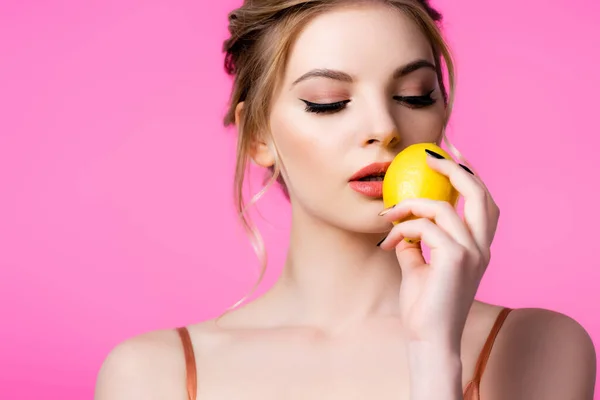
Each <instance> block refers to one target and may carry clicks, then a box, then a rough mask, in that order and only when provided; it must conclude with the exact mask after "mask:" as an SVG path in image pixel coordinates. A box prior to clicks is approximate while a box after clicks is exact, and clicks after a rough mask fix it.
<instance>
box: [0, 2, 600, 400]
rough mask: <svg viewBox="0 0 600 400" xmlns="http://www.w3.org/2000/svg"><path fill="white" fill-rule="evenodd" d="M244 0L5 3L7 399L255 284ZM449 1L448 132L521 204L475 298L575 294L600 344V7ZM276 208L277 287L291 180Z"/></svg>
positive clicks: (76, 388)
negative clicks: (244, 162) (239, 163)
mask: <svg viewBox="0 0 600 400" xmlns="http://www.w3.org/2000/svg"><path fill="white" fill-rule="evenodd" d="M206 4H211V5H210V6H208V5H206ZM236 4H238V1H231V0H228V1H224V0H223V1H211V2H209V1H206V0H202V1H192V0H178V1H174V0H169V1H167V0H144V1H141V0H118V1H117V0H108V1H107V0H103V1H85V2H82V1H73V0H71V1H69V0H62V1H60V0H55V1H17V0H4V1H2V3H1V6H0V54H1V57H0V188H1V195H0V324H2V325H1V329H0V398H2V399H38V398H42V397H43V398H45V399H59V398H60V399H65V400H68V399H84V398H87V399H89V398H92V395H93V387H94V383H95V378H96V374H97V371H98V368H99V366H100V364H101V362H102V360H103V358H104V357H105V356H106V354H107V352H108V351H109V350H110V349H111V348H112V347H113V346H114V345H115V344H117V343H118V342H120V341H122V340H123V339H125V338H127V337H129V336H132V335H136V334H139V333H142V332H145V331H148V330H152V329H158V328H168V327H174V326H176V325H180V324H188V323H193V322H197V321H199V320H201V319H204V318H208V317H211V316H214V315H216V314H218V313H219V312H220V311H222V310H223V309H224V308H225V307H227V306H229V305H231V304H232V303H234V302H235V301H237V300H238V299H239V298H240V297H241V296H243V294H244V293H245V292H246V290H247V289H248V288H249V287H250V285H251V284H252V283H253V282H254V279H255V278H256V276H257V265H258V264H257V261H256V259H255V256H254V254H253V252H252V250H251V247H250V245H249V242H248V241H247V240H246V239H245V237H244V236H243V234H242V231H241V229H240V228H239V226H238V224H237V221H236V217H235V212H234V208H233V202H232V200H231V198H232V195H231V193H232V189H231V182H232V174H233V166H234V142H235V132H234V131H232V130H225V129H223V128H222V126H221V119H222V115H223V114H224V112H225V107H226V102H227V97H228V93H229V91H228V90H229V80H228V78H227V77H226V76H225V74H224V72H223V69H222V54H221V52H220V49H221V42H222V40H223V39H224V38H225V35H226V13H227V11H228V10H230V9H232V8H233V7H234V6H235V5H236ZM436 4H437V5H438V6H439V7H440V9H441V10H442V11H443V12H444V13H445V17H446V21H447V22H446V27H447V34H448V36H449V39H450V42H451V44H452V46H453V47H454V49H455V54H456V58H457V63H458V71H459V80H458V84H459V86H458V88H459V90H458V95H457V105H456V113H455V115H454V118H453V122H452V127H451V132H450V135H451V137H452V138H453V140H454V142H455V144H456V145H457V146H458V147H459V148H460V149H461V150H462V151H463V153H465V155H466V156H467V157H468V158H469V159H470V161H471V162H472V163H473V164H474V165H475V166H476V167H477V168H478V169H479V171H480V173H481V174H482V175H483V176H484V178H485V180H486V181H487V183H488V185H489V186H490V188H491V190H492V191H493V193H494V194H495V197H496V198H497V201H498V203H499V204H500V206H501V208H502V211H503V215H502V220H501V224H500V227H499V233H498V236H497V241H496V243H495V250H494V254H495V256H494V259H493V263H492V265H491V267H490V269H489V272H488V274H487V276H486V278H485V280H484V282H483V284H482V287H481V290H480V295H479V298H480V299H481V300H484V301H490V302H496V303H501V304H504V305H508V306H512V307H528V306H532V307H545V308H551V309H554V310H558V311H561V312H564V313H566V314H568V315H570V316H572V317H574V318H576V319H577V320H578V321H580V322H581V323H582V324H583V325H584V326H585V327H586V328H587V330H588V331H589V332H590V333H591V335H592V336H593V338H594V341H595V343H596V346H599V345H600V313H599V312H598V306H599V303H600V301H599V300H600V295H599V291H600V285H599V284H600V262H599V261H598V255H597V254H598V253H597V251H598V227H599V226H600V216H599V212H598V186H599V184H600V180H599V178H598V177H597V176H598V174H599V173H600V154H599V153H598V151H599V145H600V139H599V130H598V115H599V111H598V104H600V103H599V100H598V95H599V90H600V74H599V73H598V70H597V68H598V67H597V66H598V62H599V61H600V5H598V2H597V1H596V0H568V1H567V0H532V1H522V0H504V1H496V2H491V1H481V0H438V1H437V2H436ZM260 209H261V210H262V211H263V215H264V217H265V219H266V220H267V222H263V221H260V224H259V225H260V227H261V230H262V232H263V233H264V235H265V238H266V241H267V246H268V249H269V251H270V257H271V258H270V260H271V267H270V269H269V273H268V276H267V279H266V281H265V285H263V286H262V288H261V290H264V289H265V288H267V287H268V286H269V284H270V283H272V282H273V280H274V279H275V278H276V277H277V274H278V272H279V269H278V267H279V266H280V265H281V262H282V260H283V255H284V254H285V250H286V248H285V237H286V236H285V234H282V233H285V231H286V229H287V227H288V223H287V215H288V205H287V204H286V202H285V201H284V200H283V198H282V196H281V194H280V193H279V192H278V191H277V190H274V191H272V192H270V194H269V195H268V196H267V197H266V198H265V199H263V200H262V202H261V208H260ZM598 399H600V395H598Z"/></svg>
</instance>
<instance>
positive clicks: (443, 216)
mask: <svg viewBox="0 0 600 400" xmlns="http://www.w3.org/2000/svg"><path fill="white" fill-rule="evenodd" d="M410 216H415V217H418V218H427V219H430V220H432V221H434V222H435V223H436V224H437V225H438V226H439V227H440V228H442V229H443V230H444V231H445V232H446V233H448V234H449V235H450V236H452V238H453V239H454V240H456V241H457V242H458V243H460V244H461V245H463V246H464V247H477V243H475V241H474V239H473V237H472V236H471V232H470V231H469V229H468V228H467V226H466V225H465V222H464V221H463V220H462V218H461V217H460V216H459V215H458V213H457V212H456V209H455V208H454V207H453V206H452V205H451V204H450V203H448V202H447V201H438V200H431V199H424V198H417V199H407V200H404V201H402V202H400V203H399V204H397V205H396V206H395V207H393V208H391V209H389V210H388V212H386V213H383V218H385V219H386V220H389V221H390V222H393V221H402V220H403V219H405V218H407V217H410Z"/></svg>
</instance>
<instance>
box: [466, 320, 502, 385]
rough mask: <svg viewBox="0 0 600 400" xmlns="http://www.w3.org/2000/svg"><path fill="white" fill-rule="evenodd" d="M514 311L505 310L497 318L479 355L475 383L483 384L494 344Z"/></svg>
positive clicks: (474, 377)
mask: <svg viewBox="0 0 600 400" xmlns="http://www.w3.org/2000/svg"><path fill="white" fill-rule="evenodd" d="M511 311H512V310H511V309H510V308H504V309H503V310H502V311H500V314H498V317H497V318H496V322H495V323H494V326H493V327H492V330H491V331H490V334H489V336H488V338H487V341H486V342H485V345H484V346H483V349H482V350H481V354H480V355H479V359H478V360H477V364H476V366H475V374H474V376H473V381H474V382H475V383H477V385H479V382H481V377H482V376H483V372H484V371H485V367H486V365H487V362H488V359H489V358H490V354H491V353H492V348H493V347H494V342H495V341H496V337H497V336H498V332H500V328H502V324H504V321H506V317H508V314H509V313H510V312H511Z"/></svg>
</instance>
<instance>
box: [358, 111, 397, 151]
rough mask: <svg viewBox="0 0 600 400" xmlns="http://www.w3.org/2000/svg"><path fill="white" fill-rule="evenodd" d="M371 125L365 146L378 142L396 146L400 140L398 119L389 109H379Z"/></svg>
mask: <svg viewBox="0 0 600 400" xmlns="http://www.w3.org/2000/svg"><path fill="white" fill-rule="evenodd" d="M370 125H371V126H370V128H369V130H368V132H367V134H366V135H365V138H364V141H363V146H369V145H373V144H377V145H379V146H383V147H394V146H396V145H398V143H399V142H400V133H399V132H398V126H397V125H396V121H395V120H394V118H393V117H392V115H391V114H390V113H389V112H388V111H387V110H384V111H379V112H378V113H377V115H375V116H373V119H372V123H371V124H370Z"/></svg>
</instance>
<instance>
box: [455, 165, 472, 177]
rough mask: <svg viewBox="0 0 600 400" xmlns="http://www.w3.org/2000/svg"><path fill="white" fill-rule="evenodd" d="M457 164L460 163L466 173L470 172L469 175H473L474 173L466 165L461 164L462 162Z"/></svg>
mask: <svg viewBox="0 0 600 400" xmlns="http://www.w3.org/2000/svg"><path fill="white" fill-rule="evenodd" d="M458 165H460V167H461V168H462V169H464V170H465V171H467V172H468V173H470V174H471V175H475V174H474V173H473V171H471V170H470V169H469V167H467V166H466V165H462V164H458Z"/></svg>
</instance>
